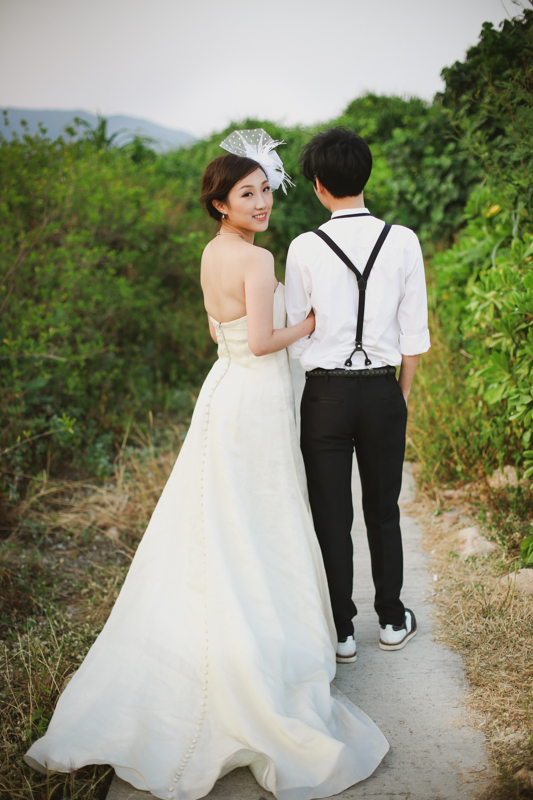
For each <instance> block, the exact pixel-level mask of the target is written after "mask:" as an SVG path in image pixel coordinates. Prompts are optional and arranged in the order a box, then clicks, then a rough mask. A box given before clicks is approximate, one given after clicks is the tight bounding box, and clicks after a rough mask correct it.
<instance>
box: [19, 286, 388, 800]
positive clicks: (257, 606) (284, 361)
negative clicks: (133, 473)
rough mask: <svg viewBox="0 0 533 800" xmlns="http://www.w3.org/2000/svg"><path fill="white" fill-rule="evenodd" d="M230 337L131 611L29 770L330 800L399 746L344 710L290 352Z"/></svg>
mask: <svg viewBox="0 0 533 800" xmlns="http://www.w3.org/2000/svg"><path fill="white" fill-rule="evenodd" d="M274 323H275V326H276V327H278V328H279V327H283V326H284V325H285V303H284V295H283V287H282V286H281V284H280V286H279V287H278V289H277V290H276V293H275V303H274ZM214 324H215V329H216V331H217V338H218V343H219V359H218V361H217V362H216V363H215V365H214V366H213V368H212V369H211V371H210V373H209V375H208V377H207V379H206V381H205V383H204V385H203V387H202V390H201V392H200V395H199V397H198V402H197V404H196V408H195V411H194V415H193V418H192V422H191V426H190V429H189V432H188V434H187V437H186V440H185V443H184V445H183V447H182V450H181V453H180V455H179V457H178V459H177V461H176V464H175V467H174V469H173V471H172V474H171V475H170V478H169V480H168V483H167V484H166V486H165V489H164V491H163V493H162V495H161V498H160V500H159V502H158V504H157V507H156V509H155V511H154V514H153V516H152V519H151V521H150V524H149V525H148V528H147V530H146V533H145V535H144V537H143V539H142V541H141V543H140V545H139V547H138V549H137V552H136V555H135V558H134V559H133V563H132V565H131V569H130V571H129V573H128V576H127V578H126V581H125V583H124V586H123V588H122V591H121V593H120V596H119V598H118V600H117V602H116V604H115V606H114V608H113V611H112V612H111V615H110V617H109V619H108V621H107V623H106V625H105V627H104V629H103V631H102V633H101V634H100V636H99V637H98V639H97V640H96V642H95V643H94V645H93V646H92V648H91V649H90V651H89V653H88V655H87V657H86V658H85V660H84V661H83V663H82V665H81V666H80V668H79V670H78V671H77V672H76V674H75V675H74V677H73V679H72V681H71V682H70V683H69V684H68V686H67V688H66V689H65V691H64V693H63V694H62V695H61V697H60V698H59V701H58V704H57V707H56V710H55V713H54V715H53V718H52V720H51V722H50V726H49V728H48V731H47V733H46V735H45V736H44V737H43V738H42V739H39V740H38V741H37V742H35V744H33V745H32V747H31V748H30V750H29V751H28V753H27V754H26V756H25V760H26V762H27V763H28V764H30V765H31V766H33V767H35V768H36V769H39V770H41V771H43V770H46V769H49V770H60V771H64V772H66V771H70V770H72V769H77V768H79V767H82V766H85V765H87V764H110V765H112V766H113V767H114V769H115V771H116V773H117V775H119V776H120V777H121V778H123V779H124V780H126V781H129V783H131V784H132V785H133V786H134V787H136V788H138V789H143V790H148V791H150V792H151V793H152V794H153V795H155V797H158V798H161V799H162V800H197V798H200V797H204V796H205V795H206V794H208V793H209V791H210V790H211V788H212V787H213V785H214V783H215V781H216V780H217V779H218V778H220V777H221V776H223V775H225V774H226V773H228V772H229V771H230V770H232V769H235V768H236V767H240V766H249V767H250V769H251V770H252V772H253V774H254V776H255V778H256V780H257V781H258V783H259V784H260V785H261V786H262V787H263V788H264V789H266V790H267V791H270V792H272V793H273V794H274V795H275V796H276V797H277V798H278V800H310V798H319V797H329V796H330V795H334V794H337V793H338V792H341V791H342V790H344V789H346V788H347V787H348V786H351V785H352V784H354V783H356V782H357V781H360V780H363V779H364V778H366V777H368V776H369V775H370V774H371V773H372V772H373V771H374V770H375V769H376V767H377V766H378V764H379V763H380V761H381V760H382V758H383V756H384V755H385V753H386V752H387V750H388V743H387V741H386V739H385V737H384V736H383V734H382V733H381V731H380V730H379V729H378V728H377V727H376V725H375V724H374V723H373V722H372V720H371V719H370V718H369V717H368V716H366V714H364V713H363V712H362V711H360V710H359V709H358V708H357V707H356V706H354V705H353V704H352V703H350V701H349V700H348V699H347V698H345V697H344V696H343V695H341V694H340V693H335V694H334V695H332V694H331V687H330V682H331V681H332V680H333V678H334V675H335V666H336V665H335V649H334V648H335V643H336V636H335V630H334V626H333V619H332V614H331V607H330V602H329V595H328V589H327V584H326V578H325V572H324V567H323V563H322V557H321V553H320V549H319V546H318V544H317V540H316V536H315V533H314V530H313V525H312V520H311V516H310V512H309V508H308V502H307V495H306V484H305V473H304V467H303V462H302V457H301V454H300V449H299V446H298V441H297V435H296V427H295V420H294V398H293V393H292V384H291V377H290V370H289V365H288V358H287V353H286V351H282V352H279V353H275V354H273V355H268V356H262V357H261V358H256V357H255V356H254V355H253V354H252V353H251V351H250V349H249V348H248V340H247V326H246V317H243V318H242V319H238V320H234V321H233V322H228V323H223V324H219V323H217V322H215V321H214Z"/></svg>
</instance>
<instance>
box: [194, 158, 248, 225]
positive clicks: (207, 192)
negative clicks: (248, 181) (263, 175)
mask: <svg viewBox="0 0 533 800" xmlns="http://www.w3.org/2000/svg"><path fill="white" fill-rule="evenodd" d="M258 168H259V169H262V167H261V165H260V164H258V163H257V161H254V160H253V159H252V158H245V157H244V156H236V155H233V153H228V154H227V155H226V156H218V157H217V158H215V159H213V161H211V162H210V163H209V164H208V165H207V167H206V168H205V172H204V176H203V178H202V194H201V195H200V200H201V202H202V205H203V207H204V208H205V210H206V211H207V213H208V214H209V216H211V217H213V219H216V220H217V222H220V220H221V219H222V214H221V213H220V211H217V210H216V208H215V207H214V205H213V200H220V201H221V202H222V203H224V202H225V201H226V200H227V197H228V194H229V193H230V192H231V190H232V189H233V187H234V186H235V184H236V183H238V182H239V181H242V179H243V178H246V176H247V175H249V174H250V173H251V172H255V170H256V169H258Z"/></svg>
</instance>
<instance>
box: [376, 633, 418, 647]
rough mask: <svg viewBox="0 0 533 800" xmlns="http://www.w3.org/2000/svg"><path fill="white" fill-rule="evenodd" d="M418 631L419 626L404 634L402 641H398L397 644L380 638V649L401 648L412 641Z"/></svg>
mask: <svg viewBox="0 0 533 800" xmlns="http://www.w3.org/2000/svg"><path fill="white" fill-rule="evenodd" d="M417 633H418V628H415V629H414V631H411V632H410V633H408V634H407V636H404V638H403V639H402V640H401V642H397V643H396V644H387V643H386V642H382V641H381V639H380V640H379V647H380V650H401V649H402V648H403V647H405V645H406V644H407V643H408V642H410V641H411V639H412V638H413V637H414V636H416V634H417Z"/></svg>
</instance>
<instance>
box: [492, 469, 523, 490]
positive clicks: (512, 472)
mask: <svg viewBox="0 0 533 800" xmlns="http://www.w3.org/2000/svg"><path fill="white" fill-rule="evenodd" d="M518 482H519V481H518V478H517V477H516V467H511V466H510V465H509V464H508V465H507V466H506V467H504V468H503V470H500V469H497V470H495V471H494V472H493V474H492V475H491V477H490V478H489V480H488V484H489V486H490V488H491V489H507V488H508V487H509V486H518Z"/></svg>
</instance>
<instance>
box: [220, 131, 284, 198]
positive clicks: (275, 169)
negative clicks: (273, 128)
mask: <svg viewBox="0 0 533 800" xmlns="http://www.w3.org/2000/svg"><path fill="white" fill-rule="evenodd" d="M278 144H285V142H276V141H275V140H274V139H273V138H272V137H271V136H269V135H268V133H267V132H266V131H264V130H263V129H262V128H255V129H254V130H246V131H233V133H230V135H229V136H227V137H226V138H225V139H224V141H223V142H221V144H220V146H221V147H223V148H224V150H227V151H228V152H229V153H233V154H234V155H236V156H245V157H246V158H251V159H253V160H254V161H257V163H258V164H259V165H260V166H261V167H262V168H263V169H264V171H265V173H266V176H267V178H268V182H269V183H270V188H271V189H272V190H273V191H274V190H275V189H279V187H280V186H281V188H282V189H283V191H284V192H285V194H287V188H286V187H287V186H294V183H293V182H292V181H291V179H290V176H289V175H287V173H286V172H285V169H284V167H283V162H282V160H281V158H280V157H279V156H278V154H277V153H276V152H275V150H274V148H275V147H277V146H278Z"/></svg>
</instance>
